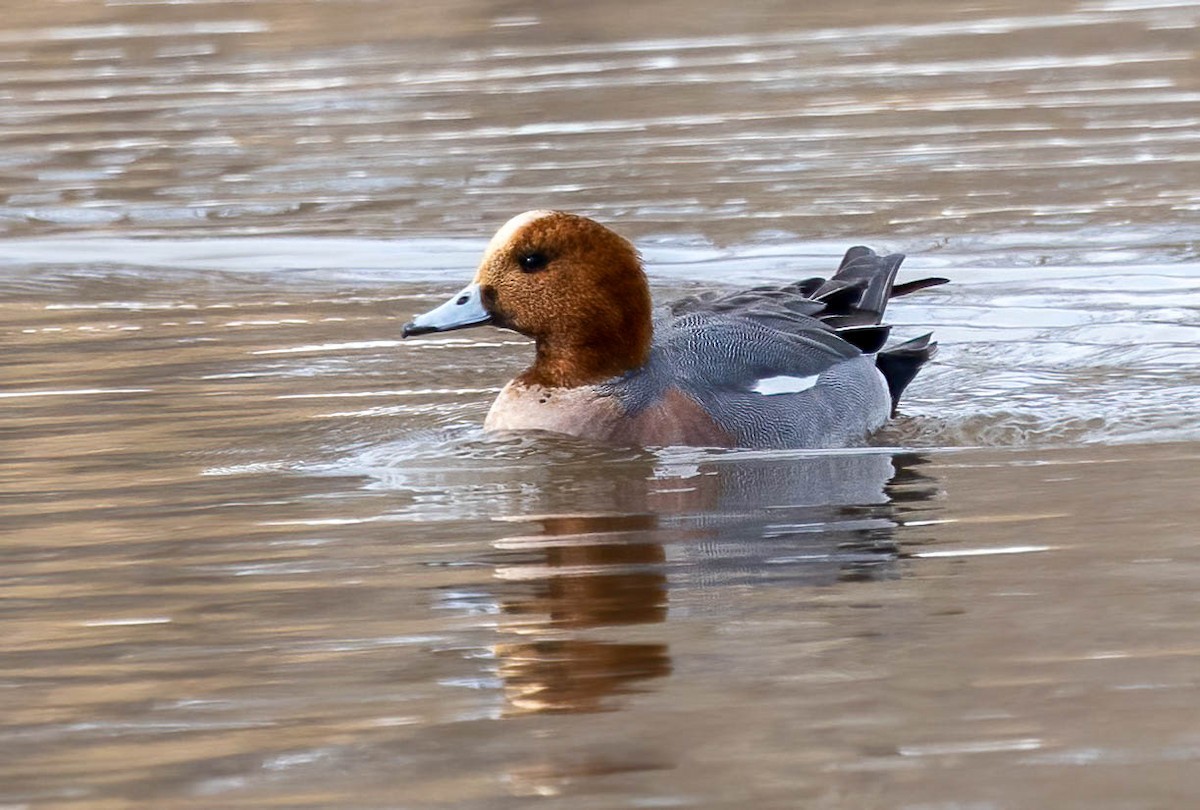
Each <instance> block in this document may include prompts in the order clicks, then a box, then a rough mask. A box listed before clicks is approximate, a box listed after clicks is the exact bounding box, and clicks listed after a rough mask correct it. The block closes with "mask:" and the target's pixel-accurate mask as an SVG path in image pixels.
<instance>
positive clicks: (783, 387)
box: [750, 374, 818, 397]
mask: <svg viewBox="0 0 1200 810" xmlns="http://www.w3.org/2000/svg"><path fill="white" fill-rule="evenodd" d="M817 376H818V375H816V374H814V375H812V376H811V377H788V376H782V377H763V378H762V379H761V380H759V381H758V382H757V383H755V384H754V387H753V388H752V389H750V390H752V391H754V392H755V393H756V394H764V395H766V396H769V397H772V396H775V395H776V394H799V393H800V392H801V391H807V390H808V389H810V388H812V387H813V386H814V385H816V384H817Z"/></svg>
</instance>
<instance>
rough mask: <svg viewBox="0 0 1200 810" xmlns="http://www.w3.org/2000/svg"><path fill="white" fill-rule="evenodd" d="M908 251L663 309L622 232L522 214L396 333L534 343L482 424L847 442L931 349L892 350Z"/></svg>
mask: <svg viewBox="0 0 1200 810" xmlns="http://www.w3.org/2000/svg"><path fill="white" fill-rule="evenodd" d="M903 259H904V256H903V255H902V254H898V253H896V254H890V255H883V256H881V255H878V254H876V253H875V251H873V250H871V249H870V248H867V247H863V246H856V247H852V248H850V249H849V250H848V251H847V252H846V254H845V257H844V258H843V259H842V262H841V264H840V265H839V266H838V268H837V270H836V272H834V273H833V274H832V275H831V276H830V277H829V278H828V279H826V278H823V277H812V278H805V279H803V280H800V281H796V282H794V283H791V284H787V285H785V286H778V287H774V286H772V287H754V288H752V289H746V290H739V291H736V292H726V293H720V292H708V293H703V294H698V295H690V296H687V297H684V298H681V299H678V300H674V301H670V302H667V303H666V304H663V305H659V306H658V307H655V305H654V304H653V302H652V300H651V295H650V286H649V283H648V281H647V278H646V272H645V269H644V267H643V263H642V258H641V255H640V254H639V252H638V250H637V249H636V247H634V245H633V244H632V243H631V242H630V241H629V240H628V239H626V238H624V237H622V236H621V235H619V234H618V233H616V232H615V231H614V230H612V229H610V228H608V227H607V226H605V225H602V224H601V223H599V222H596V221H595V220H593V219H590V218H588V217H585V216H581V215H579V214H574V213H570V212H567V211H553V210H535V211H527V212H525V213H523V214H519V215H517V216H515V217H513V218H512V219H510V220H508V222H506V223H505V224H504V225H503V226H502V227H501V228H500V229H499V230H498V231H497V232H496V234H495V235H494V236H493V237H492V238H491V241H489V242H488V245H487V247H486V249H485V250H484V253H483V258H482V260H481V261H480V264H479V268H478V270H477V272H476V274H475V277H474V280H473V281H471V283H470V284H468V285H467V286H466V287H464V288H463V289H462V290H460V291H459V292H457V293H455V294H454V295H453V296H451V297H450V298H449V299H448V300H447V301H446V302H445V303H443V304H441V305H440V306H438V307H436V308H434V309H432V310H430V311H428V312H425V313H423V314H421V315H417V316H416V317H415V318H413V319H412V320H411V321H410V322H408V323H407V324H405V326H404V327H403V330H402V337H404V338H408V337H412V336H415V335H423V334H428V333H434V332H448V331H451V330H456V329H466V328H470V327H476V326H484V325H491V326H497V327H500V328H502V329H509V330H512V331H515V332H518V333H520V334H522V335H525V336H527V337H529V338H532V339H533V341H534V359H533V363H532V365H530V366H529V367H528V368H527V369H525V370H524V371H523V372H521V373H520V374H518V375H517V376H516V377H515V378H514V379H513V380H511V381H510V382H509V383H508V384H507V385H505V386H504V387H503V388H502V389H501V391H500V393H499V394H498V395H497V397H496V399H495V401H494V402H493V403H492V406H491V409H490V410H489V411H488V414H487V417H486V419H485V420H484V424H483V427H484V430H485V431H548V432H552V433H558V434H568V435H571V436H575V437H578V438H581V439H585V440H590V441H594V442H602V443H606V444H619V445H637V446H643V447H668V446H693V447H744V448H762V449H767V448H803V449H817V448H841V447H848V446H854V445H859V444H862V443H864V442H866V441H867V440H869V438H870V436H871V435H872V434H874V433H875V432H876V431H878V430H879V428H881V427H882V426H883V425H884V424H885V423H886V422H887V421H888V420H889V419H890V418H892V417H893V416H895V415H896V412H897V407H898V405H899V401H900V396H901V394H902V393H903V392H904V390H905V388H906V387H907V386H908V384H909V383H910V382H911V381H912V380H913V378H914V377H915V376H916V374H917V372H918V371H919V370H920V369H921V367H922V366H924V365H925V364H926V363H927V362H928V361H929V360H930V359H931V358H932V357H933V356H934V354H935V352H936V351H937V343H936V342H934V341H933V340H932V334H926V335H923V336H921V337H918V338H915V339H912V340H909V341H907V342H904V343H900V344H899V345H895V346H891V347H885V344H886V343H887V340H888V337H889V332H890V327H889V326H888V325H887V324H885V323H883V315H884V311H885V309H886V307H887V304H888V301H889V300H890V299H891V298H895V297H897V296H900V295H905V294H908V293H911V292H916V291H917V290H921V289H925V288H927V287H932V286H935V285H938V284H944V283H946V281H947V279H944V278H924V279H920V280H917V281H910V282H907V283H904V284H897V283H896V274H897V271H898V269H899V267H900V263H901V262H902V261H903Z"/></svg>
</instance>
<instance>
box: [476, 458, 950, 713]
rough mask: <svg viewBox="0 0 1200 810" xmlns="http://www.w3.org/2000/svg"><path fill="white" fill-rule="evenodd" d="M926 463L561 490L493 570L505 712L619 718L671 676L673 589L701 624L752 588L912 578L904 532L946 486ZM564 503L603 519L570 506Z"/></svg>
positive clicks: (613, 482)
mask: <svg viewBox="0 0 1200 810" xmlns="http://www.w3.org/2000/svg"><path fill="white" fill-rule="evenodd" d="M923 463H924V459H922V458H921V457H920V456H916V455H912V454H902V455H889V454H884V453H862V454H843V455H832V454H831V455H817V456H807V457H792V458H779V457H774V458H770V457H764V458H762V459H754V458H746V457H745V456H736V455H735V456H730V457H727V458H726V457H720V456H718V457H713V458H706V459H704V460H702V461H700V462H699V463H695V462H686V461H680V462H679V463H672V462H664V461H663V459H662V458H646V459H636V460H633V461H630V460H629V459H625V460H623V461H622V462H621V463H620V464H619V465H611V466H609V465H596V467H595V468H594V469H592V470H591V471H589V472H579V471H576V474H577V475H581V476H584V477H586V478H587V480H585V481H578V482H576V484H578V485H577V486H573V487H570V494H569V496H567V495H566V494H565V493H561V492H560V494H559V495H557V496H553V495H550V494H549V493H548V494H547V497H546V498H545V501H544V505H545V507H546V509H545V512H544V513H543V514H539V515H529V516H527V517H516V518H512V519H511V520H512V521H513V525H514V528H515V529H517V531H515V532H514V533H512V534H511V535H509V536H506V537H504V538H501V539H499V540H497V541H495V542H494V543H493V547H494V551H493V553H492V554H491V555H489V558H488V560H487V562H488V564H490V565H491V566H493V569H494V571H495V576H496V582H495V585H494V593H493V596H494V598H495V599H496V602H497V604H498V605H499V612H500V614H501V616H502V619H501V621H500V623H499V625H498V629H499V632H500V634H501V636H502V639H501V640H500V641H498V642H497V643H496V644H495V646H494V649H493V652H494V654H495V660H496V661H497V662H498V664H497V668H498V674H499V676H500V678H501V679H502V681H503V684H504V692H505V698H506V700H505V712H506V713H507V714H523V713H530V712H594V711H602V710H606V709H612V708H615V706H614V702H613V701H612V698H613V697H614V696H616V695H620V694H627V693H630V692H635V691H638V690H642V689H647V688H650V683H649V682H650V681H652V680H653V679H656V678H662V677H663V676H666V675H668V674H670V672H671V659H670V655H669V650H668V647H667V645H666V644H665V643H663V642H662V641H661V640H659V639H656V638H654V633H653V630H652V627H646V626H647V625H648V626H653V625H655V624H657V623H660V622H663V621H664V620H665V619H666V618H667V612H668V594H669V593H671V600H672V602H673V603H674V607H676V608H679V609H686V610H687V612H688V614H689V615H691V616H695V615H696V614H697V612H703V611H706V610H707V611H713V612H714V615H715V616H716V617H717V618H719V615H720V611H721V610H722V608H721V605H722V604H723V603H725V604H727V602H726V600H727V599H736V598H738V596H737V594H738V593H740V592H742V591H741V590H740V589H739V588H737V587H733V586H745V585H747V584H752V583H753V584H762V585H764V586H766V585H769V584H772V583H776V584H778V583H789V584H791V585H797V584H802V585H826V584H832V583H835V582H838V581H848V580H863V579H879V578H887V577H894V576H897V575H898V573H897V571H898V569H897V564H898V563H897V559H898V549H897V547H896V538H895V533H896V529H897V527H898V526H899V525H901V523H902V520H903V517H904V513H906V512H911V511H912V510H914V509H921V508H925V506H924V505H925V504H926V503H927V502H928V500H929V499H930V498H931V496H932V495H933V494H934V493H935V492H936V491H937V488H936V484H935V482H933V481H931V480H930V479H928V478H927V477H926V476H924V475H922V474H921V473H920V472H919V471H918V467H920V465H922V464H923ZM581 492H583V493H586V494H585V495H583V496H581V495H580V493H581ZM563 501H570V502H571V503H572V505H574V506H576V510H578V506H579V505H580V504H581V503H582V505H584V506H585V508H586V509H587V511H586V512H583V511H573V512H571V513H567V512H565V511H561V510H560V509H558V508H556V507H561V506H562V505H564V504H563V503H562V502H563ZM527 505H528V504H527ZM537 505H538V506H542V505H543V502H540V501H539V502H538V503H537ZM638 625H641V626H643V627H641V628H637V627H635V626H638ZM614 636H619V638H614Z"/></svg>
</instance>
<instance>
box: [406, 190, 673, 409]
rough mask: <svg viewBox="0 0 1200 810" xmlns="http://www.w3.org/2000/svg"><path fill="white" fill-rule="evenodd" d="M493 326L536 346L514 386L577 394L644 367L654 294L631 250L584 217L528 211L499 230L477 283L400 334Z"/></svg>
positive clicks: (627, 243)
mask: <svg viewBox="0 0 1200 810" xmlns="http://www.w3.org/2000/svg"><path fill="white" fill-rule="evenodd" d="M483 324H492V325H494V326H500V327H504V328H506V329H512V330H514V331H516V332H520V333H521V334H523V335H528V336H529V337H531V338H533V339H534V340H535V341H537V360H536V362H535V363H534V365H533V366H532V367H531V368H529V369H528V370H527V371H526V372H525V373H524V374H522V375H521V377H520V378H519V379H521V381H522V382H525V383H527V384H537V385H545V386H566V387H571V386H578V385H587V384H590V383H595V382H600V381H602V380H605V379H609V378H611V377H614V376H616V375H619V374H622V373H624V372H626V371H630V370H632V369H635V368H638V367H639V366H641V365H642V364H643V363H645V362H646V358H647V356H648V354H649V351H650V338H651V322H650V290H649V287H648V286H647V284H646V275H645V273H644V272H643V271H642V263H641V259H640V258H639V256H638V253H637V250H636V249H635V248H634V247H633V245H632V244H630V243H629V241H628V240H626V239H624V238H622V237H621V236H618V235H617V234H616V233H614V232H613V231H611V230H609V229H608V228H606V227H604V226H603V225H601V224H600V223H598V222H594V221H593V220H590V219H588V218H587V217H581V216H577V215H575V214H568V213H564V212H562V211H527V212H525V213H524V214H520V215H518V216H515V217H513V218H512V219H510V220H509V221H508V222H507V223H505V224H504V226H503V227H502V228H500V230H499V231H497V232H496V235H495V236H493V237H492V241H491V242H489V243H488V246H487V250H485V251H484V254H483V260H482V261H481V262H480V264H479V270H478V272H476V274H475V280H474V281H473V282H471V283H470V284H468V285H467V286H466V287H464V288H463V289H462V290H461V291H460V292H458V293H456V294H455V295H454V296H453V297H452V298H450V300H449V301H447V302H446V303H444V304H442V305H441V306H440V307H437V308H436V309H433V310H430V311H429V312H426V313H425V314H423V315H418V316H417V317H416V318H414V319H413V320H412V321H410V322H409V323H408V324H406V325H405V326H404V336H405V337H408V336H410V335H421V334H425V333H427V332H446V331H449V330H451V329H464V328H466V327H469V326H481V325H483Z"/></svg>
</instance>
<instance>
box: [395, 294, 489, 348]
mask: <svg viewBox="0 0 1200 810" xmlns="http://www.w3.org/2000/svg"><path fill="white" fill-rule="evenodd" d="M491 321H492V314H491V313H490V312H488V311H487V310H486V309H484V308H483V298H482V296H481V294H480V290H479V285H478V284H475V283H471V284H468V285H467V286H465V287H463V288H462V289H461V290H460V291H459V292H457V293H455V294H454V295H453V296H452V297H451V298H450V300H449V301H447V302H446V303H444V304H442V305H441V306H440V307H438V308H436V309H431V310H429V311H428V312H426V313H425V314H424V315H418V316H417V317H415V318H413V319H412V320H411V321H409V322H408V323H406V324H404V331H403V332H402V333H401V336H402V337H412V336H413V335H424V334H427V333H429V332H449V331H450V330H452V329H466V328H467V327H468V326H480V325H482V324H485V323H491Z"/></svg>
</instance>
